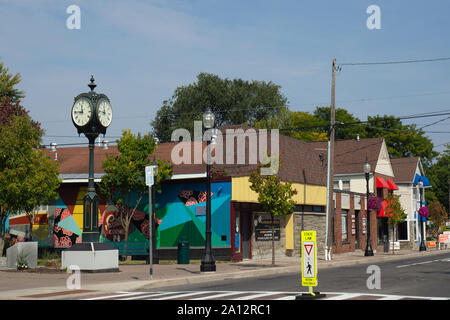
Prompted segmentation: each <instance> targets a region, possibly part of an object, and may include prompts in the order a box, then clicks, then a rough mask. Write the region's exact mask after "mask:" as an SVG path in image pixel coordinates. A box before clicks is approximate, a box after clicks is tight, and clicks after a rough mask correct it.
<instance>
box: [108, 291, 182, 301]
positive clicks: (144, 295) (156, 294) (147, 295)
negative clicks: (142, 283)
mask: <svg viewBox="0 0 450 320" xmlns="http://www.w3.org/2000/svg"><path fill="white" fill-rule="evenodd" d="M175 293H177V292H153V293H152V292H141V293H140V294H141V295H140V296H138V297H137V296H134V297H128V298H120V299H115V300H137V299H147V298H151V297H159V296H163V295H168V294H175Z"/></svg>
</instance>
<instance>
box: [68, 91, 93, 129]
mask: <svg viewBox="0 0 450 320" xmlns="http://www.w3.org/2000/svg"><path fill="white" fill-rule="evenodd" d="M91 118H92V106H91V103H90V102H89V100H88V99H86V98H81V99H78V100H77V101H75V103H74V105H73V107H72V119H73V122H75V124H76V125H77V126H79V127H83V126H85V125H86V124H88V123H89V121H91Z"/></svg>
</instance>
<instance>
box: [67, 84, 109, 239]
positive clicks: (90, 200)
mask: <svg viewBox="0 0 450 320" xmlns="http://www.w3.org/2000/svg"><path fill="white" fill-rule="evenodd" d="M88 87H89V88H90V89H91V90H90V91H89V92H86V93H81V94H79V95H77V96H76V97H75V98H74V103H73V106H72V112H71V115H72V122H73V124H74V126H75V127H76V128H77V131H78V134H79V135H80V134H81V133H83V134H84V135H85V136H86V138H88V141H89V175H88V190H87V193H86V195H85V196H84V198H83V230H82V241H83V242H98V239H99V229H98V215H99V198H98V196H97V193H96V191H95V185H94V148H95V139H96V138H97V137H98V136H99V135H100V134H103V136H104V135H105V134H106V129H107V128H108V127H109V125H110V124H111V121H112V108H111V104H110V101H109V98H108V97H107V96H106V95H104V94H98V93H96V92H95V91H94V89H95V87H97V85H96V84H95V79H94V76H93V75H91V79H90V83H89V84H88Z"/></svg>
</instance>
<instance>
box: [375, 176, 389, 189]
mask: <svg viewBox="0 0 450 320" xmlns="http://www.w3.org/2000/svg"><path fill="white" fill-rule="evenodd" d="M376 181H377V188H389V185H388V184H387V183H386V181H384V179H383V178H382V177H377V179H376Z"/></svg>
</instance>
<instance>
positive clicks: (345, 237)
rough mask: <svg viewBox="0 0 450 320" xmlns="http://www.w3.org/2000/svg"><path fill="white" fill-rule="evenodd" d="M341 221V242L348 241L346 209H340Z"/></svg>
mask: <svg viewBox="0 0 450 320" xmlns="http://www.w3.org/2000/svg"><path fill="white" fill-rule="evenodd" d="M341 223H342V242H348V228H347V226H348V211H347V210H342V212H341Z"/></svg>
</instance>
